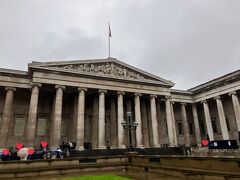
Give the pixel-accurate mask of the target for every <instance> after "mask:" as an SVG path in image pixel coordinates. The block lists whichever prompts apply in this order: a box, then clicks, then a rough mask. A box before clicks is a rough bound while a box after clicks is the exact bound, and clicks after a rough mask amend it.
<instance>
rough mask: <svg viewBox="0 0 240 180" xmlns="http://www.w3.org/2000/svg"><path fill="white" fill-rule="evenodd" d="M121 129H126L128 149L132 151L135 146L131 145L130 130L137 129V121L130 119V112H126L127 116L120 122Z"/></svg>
mask: <svg viewBox="0 0 240 180" xmlns="http://www.w3.org/2000/svg"><path fill="white" fill-rule="evenodd" d="M121 124H122V126H123V129H124V130H127V131H128V145H127V149H128V151H134V149H135V147H134V145H133V138H132V131H135V130H136V129H137V126H138V123H136V122H134V121H133V120H132V113H131V112H127V118H126V120H125V121H123V122H122V123H121Z"/></svg>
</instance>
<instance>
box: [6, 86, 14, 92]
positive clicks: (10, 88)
mask: <svg viewBox="0 0 240 180" xmlns="http://www.w3.org/2000/svg"><path fill="white" fill-rule="evenodd" d="M16 89H17V88H15V87H5V91H8V90H12V91H16Z"/></svg>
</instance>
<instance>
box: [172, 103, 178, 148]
mask: <svg viewBox="0 0 240 180" xmlns="http://www.w3.org/2000/svg"><path fill="white" fill-rule="evenodd" d="M173 105H174V102H173V101H171V114H172V121H173V137H174V144H176V145H177V131H176V121H175V115H174V108H173Z"/></svg>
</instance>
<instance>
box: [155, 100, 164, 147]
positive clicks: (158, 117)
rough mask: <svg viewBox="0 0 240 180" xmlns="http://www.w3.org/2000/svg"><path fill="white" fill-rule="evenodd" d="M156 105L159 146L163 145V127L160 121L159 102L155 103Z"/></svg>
mask: <svg viewBox="0 0 240 180" xmlns="http://www.w3.org/2000/svg"><path fill="white" fill-rule="evenodd" d="M156 104H157V119H158V134H159V143H160V145H161V144H163V143H164V142H163V133H162V131H163V128H165V126H164V125H163V122H162V119H161V107H160V101H157V102H156Z"/></svg>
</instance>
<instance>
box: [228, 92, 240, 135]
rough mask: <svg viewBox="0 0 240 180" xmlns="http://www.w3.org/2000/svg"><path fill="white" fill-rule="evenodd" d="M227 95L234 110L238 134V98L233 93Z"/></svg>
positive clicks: (239, 120) (239, 119)
mask: <svg viewBox="0 0 240 180" xmlns="http://www.w3.org/2000/svg"><path fill="white" fill-rule="evenodd" d="M229 95H230V96H231V97H232V103H233V110H234V115H235V119H236V122H237V129H238V133H240V105H239V100H238V96H237V93H236V92H235V91H234V92H231V93H229Z"/></svg>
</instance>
